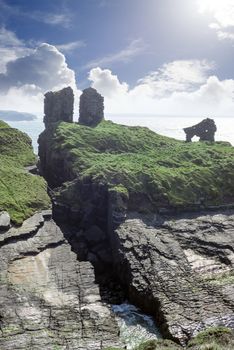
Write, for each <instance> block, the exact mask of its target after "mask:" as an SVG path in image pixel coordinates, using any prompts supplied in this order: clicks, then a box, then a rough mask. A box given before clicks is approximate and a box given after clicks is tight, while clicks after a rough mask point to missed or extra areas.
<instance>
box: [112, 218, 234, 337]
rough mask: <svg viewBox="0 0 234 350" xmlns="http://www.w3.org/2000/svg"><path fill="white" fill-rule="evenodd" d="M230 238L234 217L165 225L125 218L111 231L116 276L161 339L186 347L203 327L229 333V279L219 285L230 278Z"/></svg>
mask: <svg viewBox="0 0 234 350" xmlns="http://www.w3.org/2000/svg"><path fill="white" fill-rule="evenodd" d="M111 226H113V224H111ZM233 232H234V212H232V215H215V214H213V215H206V216H204V217H202V216H200V217H199V216H198V217H195V218H191V219H177V218H174V219H173V220H171V221H164V223H162V222H160V221H156V222H155V220H154V218H153V217H152V218H150V217H144V216H143V215H139V214H132V215H130V214H129V215H128V218H127V220H126V221H125V222H123V223H122V224H120V225H119V223H117V225H116V228H115V229H114V230H112V231H111V230H110V233H109V234H110V240H111V244H112V253H113V260H114V270H115V272H116V274H117V276H118V277H119V278H120V280H121V282H122V284H123V285H125V288H126V290H128V295H129V299H130V301H131V302H133V303H135V304H137V305H138V306H139V307H141V308H142V309H143V310H144V311H145V312H148V313H150V314H152V315H153V316H154V318H155V320H156V322H157V325H158V326H159V328H160V330H161V332H162V334H163V335H164V336H165V337H171V338H173V339H175V340H177V341H179V342H180V343H181V344H186V342H187V341H188V340H189V339H190V338H191V337H192V336H194V335H196V334H197V332H198V331H200V330H202V329H204V328H205V327H211V326H220V325H223V326H227V327H232V328H234V313H233V310H234V299H233V295H234V283H233V279H232V278H230V281H229V282H228V281H227V282H226V283H225V284H224V285H222V283H220V284H219V282H218V281H219V280H220V278H221V280H222V276H223V275H224V276H226V275H228V276H229V275H231V273H232V269H233V265H234V241H233ZM210 278H212V279H213V280H212V281H213V283H209V280H210ZM216 279H217V284H215V285H214V281H215V280H216ZM224 280H225V278H224ZM227 280H228V279H227ZM225 281H226V280H225ZM227 287H228V288H227Z"/></svg>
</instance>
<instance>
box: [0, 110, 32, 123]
mask: <svg viewBox="0 0 234 350" xmlns="http://www.w3.org/2000/svg"><path fill="white" fill-rule="evenodd" d="M0 119H2V120H5V121H8V122H14V121H31V120H35V119H37V117H36V116H35V115H34V114H31V113H26V112H17V111H4V110H0Z"/></svg>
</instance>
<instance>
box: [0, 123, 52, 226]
mask: <svg viewBox="0 0 234 350" xmlns="http://www.w3.org/2000/svg"><path fill="white" fill-rule="evenodd" d="M35 163H36V158H35V155H34V153H33V149H32V146H31V140H30V138H29V137H28V136H27V135H26V134H24V133H22V132H21V131H19V130H17V129H13V128H11V127H9V125H8V124H6V123H5V122H2V121H0V211H2V210H6V211H8V212H9V214H10V216H11V220H12V221H13V222H14V223H16V224H21V223H22V221H23V220H24V219H26V218H28V217H29V216H30V215H32V214H34V213H35V212H36V211H37V210H40V209H45V208H48V206H49V197H48V195H47V192H46V183H45V181H44V180H43V178H41V177H39V176H33V175H32V174H30V173H28V172H27V171H26V170H25V167H26V166H30V165H33V164H35Z"/></svg>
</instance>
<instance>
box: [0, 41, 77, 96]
mask: <svg viewBox="0 0 234 350" xmlns="http://www.w3.org/2000/svg"><path fill="white" fill-rule="evenodd" d="M31 84H34V85H36V86H38V87H40V89H41V90H42V91H46V90H50V89H54V88H61V87H63V86H66V85H72V86H75V74H74V71H72V70H71V69H69V68H68V66H67V63H66V61H65V57H64V55H63V54H62V53H61V52H59V51H58V50H57V49H56V47H55V46H52V45H49V44H46V43H44V44H41V45H40V46H39V47H38V48H36V49H35V50H34V51H33V52H32V53H30V54H29V55H27V56H24V57H20V58H17V59H16V60H14V61H11V62H8V63H7V67H6V72H5V73H2V74H0V91H1V90H2V91H6V90H7V89H9V88H10V87H12V86H14V87H21V86H24V85H31Z"/></svg>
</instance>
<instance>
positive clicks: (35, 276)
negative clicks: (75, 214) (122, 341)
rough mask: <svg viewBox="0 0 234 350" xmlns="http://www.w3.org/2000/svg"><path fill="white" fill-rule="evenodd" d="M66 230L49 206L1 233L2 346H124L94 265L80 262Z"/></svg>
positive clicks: (95, 349)
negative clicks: (65, 235)
mask: <svg viewBox="0 0 234 350" xmlns="http://www.w3.org/2000/svg"><path fill="white" fill-rule="evenodd" d="M64 234H65V230H63V231H62V230H61V229H60V228H59V227H58V226H57V225H56V224H55V222H54V221H53V220H52V219H51V213H50V212H48V211H47V212H42V213H38V214H35V215H34V216H33V217H31V218H30V219H28V220H26V221H25V222H24V223H23V225H22V226H21V227H20V228H11V229H9V230H8V231H5V232H3V233H1V235H0V252H1V272H0V285H1V287H0V329H1V333H0V349H1V350H9V349H14V350H21V349H22V350H25V349H30V350H31V349H33V350H36V349H38V350H39V349H45V350H52V349H53V350H55V349H56V350H57V349H59V350H62V349H64V350H65V349H69V350H70V349H71V350H72V349H76V350H87V349H89V350H92V349H93V350H98V349H102V348H103V347H107V346H111V345H113V344H114V345H116V346H118V345H119V344H118V337H117V335H118V327H117V324H116V323H115V320H114V318H113V315H112V313H111V311H110V309H109V307H108V306H107V305H106V304H104V303H103V302H102V301H101V298H100V294H99V288H98V285H97V284H96V283H95V276H94V270H93V267H92V265H91V264H90V263H89V262H79V261H77V255H76V254H75V253H74V252H72V250H71V247H70V245H69V244H68V242H67V241H66V239H65V238H64Z"/></svg>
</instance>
